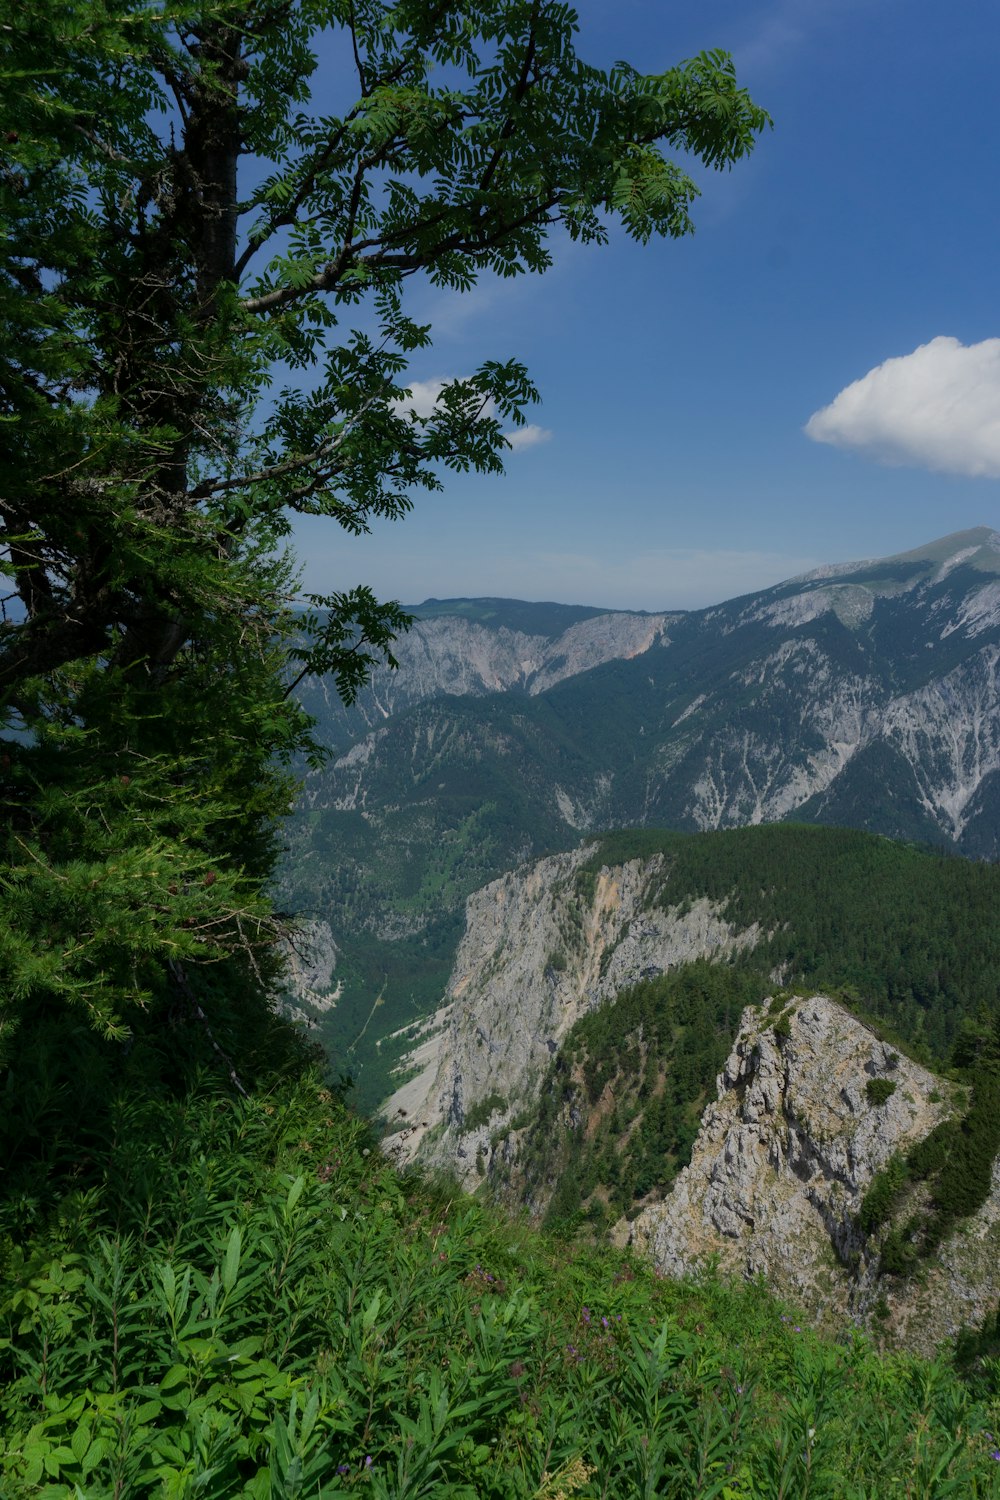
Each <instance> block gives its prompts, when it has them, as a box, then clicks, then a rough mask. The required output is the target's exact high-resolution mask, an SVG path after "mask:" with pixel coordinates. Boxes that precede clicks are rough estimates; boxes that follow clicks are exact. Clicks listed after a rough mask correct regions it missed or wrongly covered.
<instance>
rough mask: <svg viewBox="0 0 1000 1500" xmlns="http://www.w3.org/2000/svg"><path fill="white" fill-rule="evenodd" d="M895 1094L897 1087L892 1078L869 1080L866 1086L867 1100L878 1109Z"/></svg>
mask: <svg viewBox="0 0 1000 1500" xmlns="http://www.w3.org/2000/svg"><path fill="white" fill-rule="evenodd" d="M895 1092H896V1085H895V1082H894V1081H893V1080H892V1079H891V1078H869V1080H868V1082H867V1083H866V1084H865V1098H866V1099H867V1100H868V1103H869V1104H872V1105H874V1106H875V1107H876V1108H877V1107H878V1105H880V1104H885V1102H886V1100H887V1099H891V1098H892V1096H893V1094H894V1093H895Z"/></svg>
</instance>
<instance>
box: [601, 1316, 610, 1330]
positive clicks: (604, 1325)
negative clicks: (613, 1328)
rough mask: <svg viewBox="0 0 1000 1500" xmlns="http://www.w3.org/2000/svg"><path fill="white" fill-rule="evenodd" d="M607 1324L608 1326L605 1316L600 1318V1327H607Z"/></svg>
mask: <svg viewBox="0 0 1000 1500" xmlns="http://www.w3.org/2000/svg"><path fill="white" fill-rule="evenodd" d="M608 1326H609V1324H608V1320H607V1318H602V1319H601V1327H602V1328H607V1327H608Z"/></svg>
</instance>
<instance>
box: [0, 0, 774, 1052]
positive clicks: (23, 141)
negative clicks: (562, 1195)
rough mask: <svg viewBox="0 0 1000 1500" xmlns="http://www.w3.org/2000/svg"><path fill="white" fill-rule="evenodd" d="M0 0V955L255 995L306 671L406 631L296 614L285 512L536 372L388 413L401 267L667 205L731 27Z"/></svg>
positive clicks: (675, 221)
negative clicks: (692, 29) (652, 40)
mask: <svg viewBox="0 0 1000 1500" xmlns="http://www.w3.org/2000/svg"><path fill="white" fill-rule="evenodd" d="M2 19H3V27H2V30H0V47H2V48H3V54H2V58H0V78H2V115H0V566H2V571H3V573H4V575H5V576H6V578H7V580H8V590H7V596H6V599H5V601H4V614H3V619H2V622H0V707H2V714H3V726H4V727H3V730H2V734H3V740H2V745H0V805H2V827H0V838H2V841H3V867H2V873H0V985H2V990H3V993H4V994H5V995H7V996H8V997H10V998H11V999H12V1000H13V1001H14V1002H25V1001H31V1002H33V1003H35V1004H45V1003H51V1002H52V1001H53V1000H56V1001H71V1002H75V1003H78V1004H79V1005H81V1006H83V1007H84V1008H85V1010H86V1013H87V1014H88V1015H89V1017H90V1019H91V1021H92V1022H93V1024H94V1025H96V1026H97V1027H98V1028H99V1029H101V1030H103V1031H104V1032H105V1034H106V1035H109V1036H115V1035H122V1034H123V1033H124V1032H125V1030H127V1024H126V1019H125V1018H126V1017H127V1016H128V1015H129V1012H130V1008H132V1007H134V1006H135V1005H136V1004H138V1005H141V1006H148V1005H150V1004H152V1003H153V1002H154V1001H156V1000H157V998H161V997H163V996H164V995H165V994H167V993H169V990H170V986H169V984H168V983H167V982H166V980H165V976H166V975H168V974H169V975H172V976H173V980H174V983H175V986H176V985H188V987H190V978H189V977H185V976H190V975H191V974H193V973H197V974H200V975H202V976H204V975H205V973H207V972H208V971H207V969H206V966H207V965H210V964H214V965H215V966H216V967H215V969H214V970H212V971H211V972H212V973H214V974H215V976H216V977H217V978H219V977H220V976H221V977H226V982H227V983H230V982H232V980H233V978H234V976H235V980H236V981H237V982H238V983H239V984H250V985H256V986H257V987H258V989H261V990H263V989H266V987H267V984H268V982H269V980H270V977H271V974H272V967H271V966H272V961H273V954H274V950H275V944H276V940H277V938H278V937H279V936H280V924H279V923H278V921H277V920H276V918H275V916H274V914H273V912H272V910H271V908H270V905H269V902H268V899H267V894H266V891H267V880H268V876H269V874H270V872H271V870H272V866H273V860H274V856H275V842H276V829H277V827H278V820H279V819H280V816H281V815H282V814H283V813H284V812H285V811H286V810H287V808H288V806H289V803H290V800H291V798H292V796H293V794H294V778H293V776H292V774H291V771H290V766H291V763H292V759H293V757H294V756H295V755H296V754H299V753H301V752H303V751H305V752H306V753H315V750H316V747H315V746H313V745H312V744H311V741H310V734H309V721H308V719H307V718H306V716H305V715H304V714H303V713H302V711H301V709H300V708H298V707H297V705H296V701H295V698H294V696H293V694H292V688H293V686H294V683H295V680H296V678H297V676H298V675H300V674H301V673H304V672H309V673H319V672H331V673H333V675H334V677H335V679H336V684H337V687H338V689H339V690H340V692H341V693H342V694H344V695H345V697H347V698H348V699H349V698H350V696H351V695H352V694H353V693H354V692H356V690H357V688H358V686H359V685H360V683H361V682H362V681H363V680H364V678H365V675H366V673H367V671H368V669H369V668H370V666H371V664H372V662H373V661H374V660H377V659H379V658H380V657H381V656H382V655H383V654H389V653H390V652H391V642H392V638H393V635H394V634H395V633H396V632H397V631H398V630H399V629H400V628H402V627H403V626H404V625H405V620H404V618H403V616H402V613H401V611H400V609H399V607H398V605H396V604H394V603H388V604H385V603H379V602H377V601H376V600H375V598H374V597H373V595H372V594H371V592H370V591H369V590H368V589H367V588H365V587H363V586H347V585H346V581H345V587H344V588H343V589H342V590H340V591H338V592H335V593H332V594H331V595H330V596H329V597H324V598H319V597H314V598H310V599H309V600H308V601H307V602H308V605H309V609H308V612H307V614H306V617H305V619H303V618H302V616H301V615H300V614H296V612H295V609H294V607H293V605H294V602H295V595H296V588H295V573H294V566H293V565H292V563H291V562H290V561H289V560H288V558H287V556H286V554H285V550H284V548H285V539H286V537H287V535H288V533H289V531H290V528H291V526H292V523H293V519H294V517H295V516H297V515H304V514H309V515H324V516H328V517H330V519H331V521H332V522H334V523H336V524H338V525H340V526H342V527H344V528H345V529H346V530H347V531H349V532H351V533H363V532H365V531H366V530H367V529H368V527H369V525H370V522H371V520H372V518H373V517H399V516H402V515H403V514H404V513H405V512H406V510H407V509H408V508H409V506H410V504H411V496H412V494H413V492H414V490H416V489H419V488H421V487H423V488H425V489H434V488H437V487H439V486H440V485H441V483H442V472H443V471H444V470H447V469H449V468H450V469H455V470H466V469H470V468H474V469H478V470H486V471H489V470H494V471H495V470H499V469H500V468H501V466H502V456H503V451H504V448H505V439H504V437H503V435H502V429H503V424H504V423H507V422H510V421H513V422H514V423H519V422H522V421H523V420H524V416H523V410H524V407H525V406H526V404H527V403H529V402H531V401H532V400H533V399H534V397H535V392H534V389H533V387H532V385H531V382H530V380H529V378H528V375H527V373H526V371H525V369H524V368H523V366H522V365H521V364H519V363H518V362H517V361H516V360H506V361H488V362H486V363H484V364H483V365H482V367H481V368H480V369H479V370H477V371H476V372H475V373H474V374H473V375H471V376H470V377H469V378H468V379H465V380H461V381H455V382H454V383H453V384H451V385H448V386H446V388H445V389H444V390H443V391H442V393H441V396H440V398H439V399H438V401H437V403H436V406H435V408H434V411H433V413H432V414H431V415H430V416H427V417H423V416H418V415H417V414H415V413H414V412H413V410H412V409H411V408H410V407H409V406H408V404H407V402H406V399H405V398H406V395H407V392H408V387H407V375H406V372H407V368H408V362H409V360H410V358H411V356H412V355H413V353H414V352H415V351H417V350H419V349H420V348H422V347H423V346H425V345H427V344H428V342H429V340H430V338H431V330H430V329H429V328H428V327H426V326H421V325H419V324H418V323H416V322H415V321H414V320H413V319H412V317H410V316H409V315H408V313H407V310H406V298H405V292H406V288H407V283H408V281H409V280H410V279H411V278H413V277H421V276H423V277H428V278H430V280H431V281H432V282H433V283H434V284H436V285H438V286H442V287H449V288H456V289H459V290H464V289H467V288H469V287H470V286H472V285H473V283H474V282H475V280H476V278H477V276H479V275H480V274H481V273H483V272H492V273H497V274H500V275H503V276H514V275H517V274H520V273H524V272H535V273H538V272H542V271H544V270H545V269H546V268H547V267H548V265H549V264H550V250H549V249H548V240H549V236H550V234H551V232H552V231H553V230H554V229H555V228H556V227H561V228H562V229H563V230H564V231H565V232H567V233H568V234H569V235H570V236H571V237H572V238H573V239H575V240H579V241H583V242H587V243H595V244H599V243H602V242H603V241H605V240H606V238H607V236H608V234H609V232H610V226H611V225H612V224H613V222H614V221H616V220H617V221H618V222H619V223H620V224H621V225H622V226H623V227H624V229H625V231H626V232H627V233H628V234H629V235H631V236H632V237H634V238H636V239H638V240H647V239H649V238H650V237H651V236H654V235H665V236H678V235H683V234H686V233H687V232H688V231H689V230H690V229H691V220H690V217H689V215H690V209H691V205H692V202H693V200H694V198H695V197H696V194H697V189H696V187H695V185H694V183H693V181H692V179H691V177H690V175H689V173H688V170H687V168H686V165H685V163H688V162H691V161H697V162H701V163H703V164H705V165H707V166H709V167H713V168H724V167H727V166H729V165H730V164H732V163H733V162H735V161H737V160H738V159H740V158H741V157H743V156H745V155H746V154H747V152H748V151H749V150H750V149H751V147H752V145H753V142H754V140H755V138H756V136H757V135H758V134H759V133H760V131H761V130H762V129H763V128H764V126H765V125H766V123H767V116H766V115H765V114H764V113H763V112H762V111H761V110H760V109H759V108H757V107H756V106H755V105H754V104H753V103H752V101H751V100H750V99H749V98H748V97H747V95H746V94H745V93H744V92H743V91H742V90H741V89H740V88H739V87H738V85H737V82H736V79H735V77H734V73H733V69H732V65H731V63H730V60H729V58H728V57H727V56H726V55H725V54H724V53H721V52H711V53H704V54H702V55H700V56H698V57H696V58H694V59H693V60H691V61H689V62H686V63H684V64H682V65H680V66H678V67H676V68H672V69H670V70H669V71H667V72H665V73H663V74H659V75H656V76H645V75H643V74H640V73H638V72H637V71H636V70H635V69H634V68H632V67H629V66H628V65H626V64H624V63H621V64H618V65H616V66H615V67H614V68H613V69H611V70H610V71H608V72H605V71H601V70H598V69H596V68H592V67H589V66H587V65H586V64H585V63H583V62H582V61H581V60H580V59H578V57H577V56H576V54H575V51H574V33H575V29H576V21H575V16H574V13H573V11H572V10H571V9H570V7H568V6H566V5H563V4H561V3H557V0H399V3H390V0H149V3H142V0H47V3H46V4H44V5H13V6H12V5H11V4H10V3H9V0H8V3H6V4H4V5H3V7H2ZM321 51H322V53H323V55H324V56H325V57H327V58H329V57H330V56H331V55H336V57H337V58H338V59H339V61H340V62H341V63H343V64H345V65H346V66H347V68H348V70H349V71H348V72H346V73H345V72H344V71H343V70H342V69H340V68H338V69H337V71H336V73H335V76H336V77H337V79H338V80H339V82H338V87H339V88H340V93H339V95H338V96H335V95H334V90H333V88H332V87H331V85H330V84H329V82H328V75H327V74H326V73H325V72H324V70H323V69H322V68H321V67H320V64H319V57H320V53H321ZM345 78H349V82H347V83H343V80H344V79H345ZM342 83H343V86H342V87H341V84H342ZM670 153H673V155H671V154H670ZM193 966H198V968H197V970H195V968H194V967H193ZM227 976H228V977H227ZM199 982H203V981H199ZM133 1014H134V1011H133Z"/></svg>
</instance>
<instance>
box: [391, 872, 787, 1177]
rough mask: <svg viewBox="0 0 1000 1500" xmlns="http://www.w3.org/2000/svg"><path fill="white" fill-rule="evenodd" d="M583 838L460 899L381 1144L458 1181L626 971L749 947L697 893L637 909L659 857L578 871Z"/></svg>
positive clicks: (629, 976)
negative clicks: (446, 978)
mask: <svg viewBox="0 0 1000 1500" xmlns="http://www.w3.org/2000/svg"><path fill="white" fill-rule="evenodd" d="M592 853H593V848H592V847H585V848H581V849H578V850H575V851H572V852H570V853H568V854H560V855H554V856H552V857H551V858H549V859H543V860H540V861H539V862H538V863H537V864H535V865H532V866H531V867H529V868H528V869H527V870H522V871H515V872H514V873H512V874H509V875H505V876H503V877H502V878H501V879H500V880H495V881H493V882H492V883H491V884H490V885H488V886H486V887H485V888H484V889H483V890H481V891H476V892H475V893H474V894H473V895H472V896H470V897H469V900H468V902H467V905H466V928H465V935H464V937H463V938H462V941H461V943H460V945H459V949H458V954H457V956H456V960H455V966H454V970H453V972H452V977H451V981H450V983H449V985H448V993H447V996H446V1007H445V1008H444V1009H443V1010H442V1011H441V1012H439V1014H438V1016H437V1018H436V1019H435V1023H434V1026H433V1028H432V1029H431V1031H430V1034H429V1035H428V1034H423V1035H422V1036H421V1038H420V1042H419V1056H417V1054H416V1053H414V1054H413V1055H412V1056H411V1057H409V1058H408V1059H407V1060H406V1061H405V1062H404V1068H406V1069H407V1070H408V1071H411V1070H412V1069H413V1068H415V1067H419V1068H420V1069H421V1073H420V1075H419V1079H418V1080H414V1079H412V1078H411V1079H410V1080H409V1081H408V1082H407V1084H406V1085H405V1086H404V1090H401V1091H400V1092H398V1093H397V1094H395V1095H393V1097H392V1098H391V1099H390V1100H389V1101H388V1103H387V1104H386V1106H385V1111H384V1112H385V1116H386V1118H387V1119H388V1120H389V1121H390V1122H393V1121H395V1122H396V1123H399V1110H400V1109H401V1108H403V1109H405V1112H406V1113H405V1120H406V1124H405V1126H404V1128H403V1129H402V1130H401V1131H399V1132H397V1133H396V1134H395V1135H394V1136H392V1137H391V1138H390V1140H389V1142H388V1143H387V1144H388V1148H389V1149H390V1150H394V1151H396V1152H398V1153H399V1154H401V1155H402V1156H403V1157H404V1158H405V1159H409V1158H411V1157H413V1156H414V1155H419V1157H420V1158H421V1160H424V1161H427V1162H437V1163H441V1164H442V1165H446V1166H447V1167H448V1168H449V1169H450V1170H452V1171H454V1172H457V1174H458V1176H459V1177H460V1178H461V1180H462V1181H463V1182H465V1183H466V1185H468V1186H475V1185H476V1183H477V1182H478V1180H479V1172H478V1170H477V1167H476V1159H477V1156H481V1154H482V1152H483V1150H484V1149H485V1147H486V1145H487V1142H488V1139H489V1136H490V1134H491V1133H494V1132H496V1131H497V1130H498V1129H499V1128H500V1127H501V1126H503V1125H507V1124H509V1123H510V1121H511V1120H512V1119H513V1118H515V1117H516V1116H517V1115H518V1114H519V1113H522V1112H524V1111H525V1110H526V1109H530V1107H531V1105H532V1104H533V1103H534V1101H535V1099H536V1097H537V1093H538V1090H539V1087H540V1085H541V1082H542V1080H543V1078H544V1075H545V1071H546V1069H547V1067H548V1064H549V1062H550V1061H551V1058H552V1057H553V1055H554V1054H555V1053H556V1052H557V1051H558V1048H559V1044H560V1042H561V1041H562V1038H563V1037H564V1036H565V1035H566V1033H567V1032H568V1031H569V1029H570V1027H571V1026H573V1024H574V1023H575V1022H576V1021H577V1020H578V1019H579V1018H580V1016H582V1015H583V1014H585V1013H586V1012H587V1011H588V1010H592V1009H593V1008H594V1007H595V1006H597V1005H600V1004H601V1003H602V1002H603V1001H605V1000H608V999H610V998H611V997H612V996H614V995H616V994H617V993H618V992H619V990H621V989H623V988H625V987H626V986H627V985H629V984H634V983H635V982H636V981H637V980H639V979H642V978H647V977H649V976H650V975H653V974H660V973H663V972H665V971H666V970H668V969H671V968H675V967H677V966H678V965H680V964H683V963H687V962H689V961H690V960H692V959H695V958H703V957H709V956H713V957H720V958H721V957H723V956H725V955H726V954H729V953H733V952H735V951H737V950H738V949H740V948H746V947H752V946H753V945H754V943H755V942H756V941H757V938H758V936H759V932H758V928H757V926H756V925H753V926H750V927H748V928H746V929H744V930H742V931H737V930H736V929H735V928H734V927H733V926H732V925H731V924H730V923H728V922H726V921H725V920H723V918H721V917H720V915H719V913H718V911H717V909H716V908H715V907H714V906H713V905H712V904H711V903H710V902H708V901H707V900H704V899H703V900H698V901H694V902H690V901H688V902H685V903H684V905H683V906H679V905H678V906H673V907H670V906H663V905H660V904H657V905H651V904H650V903H649V902H648V901H647V899H646V898H647V896H648V895H649V894H650V892H651V890H652V889H653V888H655V889H656V890H657V892H659V891H660V889H661V888H662V887H663V884H664V871H663V866H662V860H661V859H660V858H659V857H658V856H657V857H654V858H652V859H649V860H645V861H643V860H639V859H634V860H630V861H628V862H627V863H625V864H622V865H618V866H605V867H604V868H603V869H601V870H599V871H596V872H594V871H590V870H588V869H586V868H585V867H586V866H587V862H588V860H589V859H590V857H591V855H592Z"/></svg>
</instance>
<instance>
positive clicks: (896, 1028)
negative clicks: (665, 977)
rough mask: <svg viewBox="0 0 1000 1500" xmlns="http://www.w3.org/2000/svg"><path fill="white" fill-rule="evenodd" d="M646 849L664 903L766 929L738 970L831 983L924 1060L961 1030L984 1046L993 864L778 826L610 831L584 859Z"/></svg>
mask: <svg viewBox="0 0 1000 1500" xmlns="http://www.w3.org/2000/svg"><path fill="white" fill-rule="evenodd" d="M654 854H660V855H662V857H663V861H664V872H663V877H662V885H661V887H660V890H659V893H658V897H657V898H656V899H658V900H659V902H660V903H661V904H662V905H663V906H665V907H669V906H672V905H674V904H676V903H677V902H679V901H681V900H682V899H684V900H691V899H696V898H698V897H702V896H704V897H707V898H708V899H709V900H710V901H713V902H718V903H719V905H720V907H721V911H722V914H723V915H724V917H725V918H726V920H727V921H729V922H732V923H733V924H734V926H735V927H737V929H743V928H747V927H750V926H751V925H752V924H753V923H754V922H756V923H758V924H759V925H760V928H761V930H762V932H763V933H764V935H765V936H764V940H763V941H762V942H759V943H758V944H757V945H756V947H754V948H753V949H752V950H751V951H749V952H747V953H745V954H743V955H741V956H740V957H739V958H738V959H736V960H735V962H736V963H737V964H738V965H739V966H742V967H746V968H749V969H754V970H759V971H762V972H771V971H772V970H775V969H777V970H779V971H780V972H781V973H782V974H783V975H784V976H785V978H784V983H785V984H786V985H788V986H793V987H795V988H797V989H800V990H802V989H804V988H806V987H808V988H810V989H818V990H824V991H825V992H826V993H835V994H836V995H837V997H838V998H839V999H841V1000H842V1001H843V1002H844V1003H846V1004H850V1005H852V1006H853V1007H854V1008H855V1009H857V1010H859V1012H860V1013H861V1014H865V1013H867V1014H868V1015H869V1016H870V1018H871V1019H873V1020H876V1021H877V1022H878V1025H879V1030H880V1032H881V1033H882V1034H883V1035H887V1036H890V1037H894V1038H897V1039H898V1040H899V1041H900V1042H901V1043H905V1045H906V1047H907V1050H908V1051H910V1052H911V1053H913V1054H914V1055H916V1056H917V1057H918V1058H920V1059H921V1060H923V1061H925V1062H927V1063H930V1064H932V1065H934V1064H936V1065H938V1066H942V1065H945V1064H947V1063H949V1062H950V1061H951V1058H952V1052H953V1048H954V1047H955V1046H956V1045H957V1044H958V1041H959V1037H960V1035H961V1036H963V1037H965V1038H966V1040H965V1042H964V1044H963V1045H965V1047H966V1049H967V1050H969V1049H970V1048H971V1049H972V1051H974V1050H975V1048H976V1047H977V1046H978V1047H981V1046H982V1045H985V1040H984V1036H980V1035H979V1032H977V1031H976V1026H977V1025H978V1026H979V1027H980V1030H983V1029H984V1028H985V1032H988V1031H989V1029H990V1027H991V1026H992V1025H995V1024H996V1023H997V1022H998V1021H1000V1011H998V1008H997V989H996V974H997V972H998V971H1000V927H998V924H997V922H996V916H995V914H996V911H997V908H998V906H1000V868H998V867H997V866H996V865H987V864H979V863H972V862H970V861H968V860H963V859H956V858H954V857H953V856H948V855H945V854H940V853H937V852H934V851H931V850H927V849H921V848H916V847H914V846H912V845H907V844H898V843H894V842H892V841H891V840H889V839H884V838H879V837H874V836H872V835H871V834H866V833H860V832H855V831H852V830H849V829H842V828H816V827H810V826H806V825H802V824H794V823H775V824H770V825H763V826H760V827H755V828H734V829H727V830H725V831H723V832H720V833H712V834H684V833H665V832H663V831H661V830H655V829H645V830H639V831H634V832H626V833H615V834H609V835H607V836H606V837H604V838H602V839H601V840H600V843H599V847H598V851H597V853H596V854H595V855H594V856H593V858H592V859H591V860H590V861H589V868H591V869H594V870H596V869H598V868H599V867H600V866H601V865H602V864H617V863H621V862H622V861H624V860H626V859H634V858H636V857H642V858H647V859H648V858H650V857H651V856H653V855H654ZM861 997H863V1001H862V998H861ZM983 1016H985V1017H986V1019H985V1020H983V1019H982V1018H983ZM963 1028H964V1029H963ZM970 1055H971V1052H970ZM955 1060H956V1061H957V1062H959V1063H960V1064H962V1065H964V1064H965V1062H966V1061H967V1060H968V1059H967V1058H966V1057H965V1056H964V1055H963V1056H962V1057H958V1056H956V1059H955Z"/></svg>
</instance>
